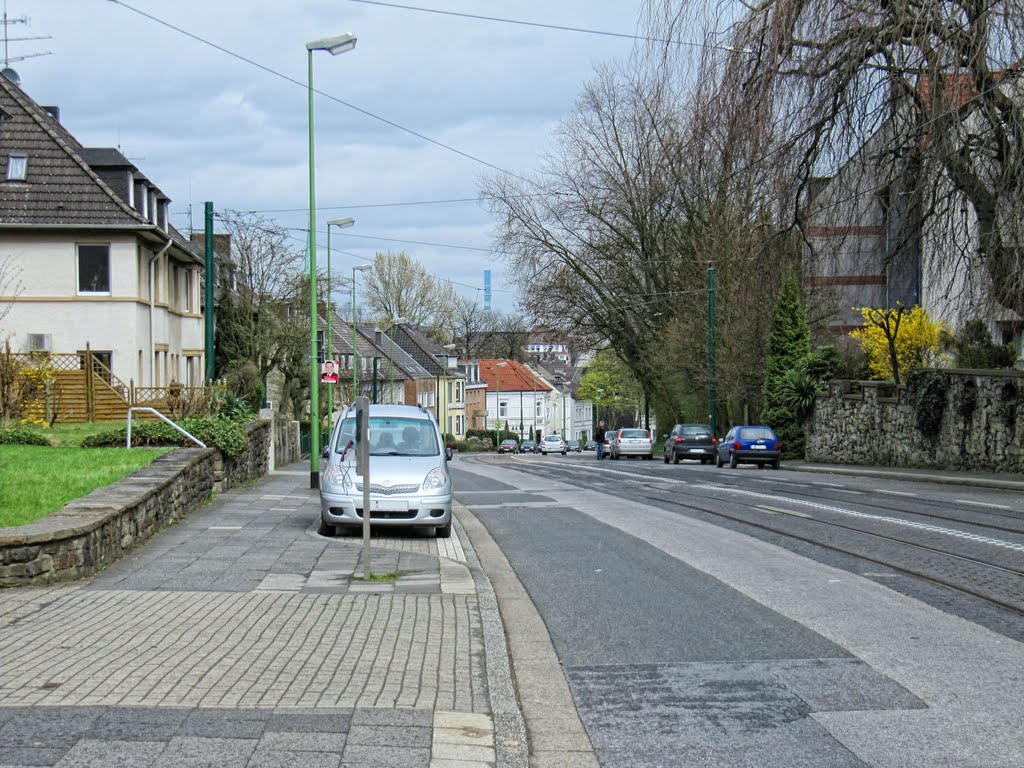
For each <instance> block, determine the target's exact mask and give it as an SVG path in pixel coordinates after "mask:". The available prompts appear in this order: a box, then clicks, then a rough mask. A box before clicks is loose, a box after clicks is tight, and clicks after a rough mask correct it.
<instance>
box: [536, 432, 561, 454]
mask: <svg viewBox="0 0 1024 768" xmlns="http://www.w3.org/2000/svg"><path fill="white" fill-rule="evenodd" d="M567 450H568V447H567V446H566V444H565V440H563V439H562V436H561V435H545V436H544V439H543V440H541V441H540V452H541V453H542V454H543V455H544V456H547V455H548V454H549V453H560V454H562V455H563V456H565V453H566V451H567Z"/></svg>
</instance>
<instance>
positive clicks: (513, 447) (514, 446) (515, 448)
mask: <svg viewBox="0 0 1024 768" xmlns="http://www.w3.org/2000/svg"><path fill="white" fill-rule="evenodd" d="M498 453H519V443H517V442H516V441H515V440H502V441H501V445H499V446H498Z"/></svg>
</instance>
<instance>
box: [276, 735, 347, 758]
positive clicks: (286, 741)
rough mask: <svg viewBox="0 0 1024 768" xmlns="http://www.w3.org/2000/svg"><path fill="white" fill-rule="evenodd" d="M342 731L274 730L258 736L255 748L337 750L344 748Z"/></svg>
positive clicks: (340, 750)
mask: <svg viewBox="0 0 1024 768" xmlns="http://www.w3.org/2000/svg"><path fill="white" fill-rule="evenodd" d="M345 738H346V734H344V733H312V732H310V731H299V732H288V731H275V732H273V733H264V734H263V736H261V737H260V741H259V744H257V745H256V748H257V749H261V750H267V751H278V750H286V751H289V752H337V753H338V754H339V755H340V754H341V753H342V752H343V751H344V749H345Z"/></svg>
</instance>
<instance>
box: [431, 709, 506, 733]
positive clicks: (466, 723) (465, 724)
mask: <svg viewBox="0 0 1024 768" xmlns="http://www.w3.org/2000/svg"><path fill="white" fill-rule="evenodd" d="M433 725H434V727H435V728H477V729H479V730H490V731H492V732H493V731H494V721H493V720H492V719H491V716H490V715H484V714H481V713H479V712H445V711H442V710H437V711H435V712H434V719H433Z"/></svg>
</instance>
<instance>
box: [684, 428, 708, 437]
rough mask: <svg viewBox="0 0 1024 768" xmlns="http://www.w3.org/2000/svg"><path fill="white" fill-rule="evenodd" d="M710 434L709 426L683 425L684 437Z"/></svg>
mask: <svg viewBox="0 0 1024 768" xmlns="http://www.w3.org/2000/svg"><path fill="white" fill-rule="evenodd" d="M710 434H711V433H710V432H709V431H708V430H707V427H683V437H707V436H708V435H710Z"/></svg>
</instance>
